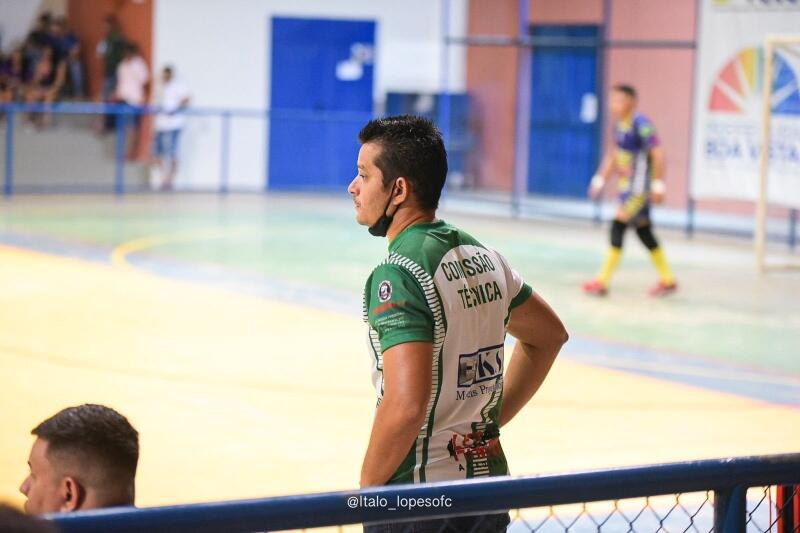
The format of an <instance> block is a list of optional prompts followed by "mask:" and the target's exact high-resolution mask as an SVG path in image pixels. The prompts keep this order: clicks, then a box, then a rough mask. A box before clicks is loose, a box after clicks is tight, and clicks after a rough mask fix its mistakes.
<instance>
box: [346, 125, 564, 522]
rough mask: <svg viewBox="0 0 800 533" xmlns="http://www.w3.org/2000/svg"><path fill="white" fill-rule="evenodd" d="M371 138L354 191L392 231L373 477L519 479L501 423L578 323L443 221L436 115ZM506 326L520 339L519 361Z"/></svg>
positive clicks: (375, 131) (361, 213) (367, 305)
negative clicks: (569, 323)
mask: <svg viewBox="0 0 800 533" xmlns="http://www.w3.org/2000/svg"><path fill="white" fill-rule="evenodd" d="M359 140H360V141H361V143H362V145H361V149H360V151H359V155H358V175H357V176H356V177H355V178H354V179H353V181H352V182H351V183H350V186H349V187H348V192H349V193H350V194H351V196H352V198H353V202H354V204H355V210H356V220H357V222H358V223H359V224H361V225H364V226H369V232H370V233H371V234H372V235H375V236H381V237H384V236H385V237H387V238H388V240H389V256H388V257H387V258H386V260H385V261H383V262H382V263H381V264H380V265H379V266H378V267H376V268H375V269H374V270H373V271H372V274H371V275H370V276H369V279H368V280H367V282H366V285H365V287H364V320H365V321H366V322H367V323H368V325H369V327H368V333H369V340H368V344H369V350H370V360H371V362H372V377H373V382H374V385H375V388H376V392H377V395H378V406H377V410H376V413H375V419H374V422H373V425H372V432H371V435H370V439H369V445H368V447H367V452H366V455H365V457H364V462H363V467H362V470H361V486H362V487H371V486H376V485H385V484H398V483H425V482H430V481H444V480H459V479H468V478H475V477H481V476H502V475H508V464H507V463H506V458H505V454H504V453H503V449H502V447H501V446H500V439H499V438H500V427H501V426H503V425H504V424H506V423H508V422H509V421H510V420H511V419H512V418H513V417H514V416H515V415H516V414H517V413H518V412H519V411H520V409H522V407H524V406H525V404H526V403H528V401H529V400H530V399H531V398H532V397H533V395H534V394H535V393H536V391H537V390H538V388H539V386H540V385H541V384H542V382H543V381H544V379H545V377H546V376H547V374H548V372H549V370H550V367H551V365H552V364H553V361H554V360H555V358H556V355H557V354H558V352H559V350H560V349H561V346H562V345H563V344H564V343H565V342H566V340H567V332H566V330H565V329H564V326H563V324H562V323H561V321H560V320H559V318H558V316H556V314H555V313H554V312H553V310H552V309H551V308H550V307H549V306H548V305H547V303H545V301H544V300H543V299H542V298H541V297H540V296H539V295H537V294H534V293H533V291H532V289H531V287H530V286H529V285H527V284H526V283H524V282H523V280H522V278H521V277H520V275H519V274H518V273H517V272H516V271H515V270H513V269H512V268H511V267H510V266H509V264H508V263H507V261H506V260H505V258H504V257H503V256H502V255H500V254H499V253H498V252H497V251H495V250H492V249H491V248H488V247H485V246H484V245H483V244H481V243H480V242H479V241H477V240H476V239H474V238H473V237H471V236H470V235H468V234H467V233H465V232H463V231H462V230H460V229H458V228H456V227H454V226H451V225H450V224H447V223H446V222H444V221H443V220H439V219H437V218H436V209H437V207H438V203H439V198H440V196H441V192H442V188H443V187H444V183H445V177H446V175H447V154H446V152H445V148H444V143H443V141H442V137H441V134H440V133H439V131H438V130H437V129H436V127H435V126H434V125H433V124H432V123H431V122H429V121H427V120H425V119H423V118H419V117H411V116H400V117H388V118H384V119H377V120H373V121H370V122H369V123H368V124H367V125H366V126H364V128H363V129H362V130H361V132H360V134H359ZM507 331H508V332H511V334H513V335H514V336H515V337H516V338H517V344H516V346H515V348H514V354H513V358H512V359H511V364H510V366H509V368H508V369H506V368H505V356H504V353H505V338H506V332H507ZM508 523H509V516H508V513H499V514H492V515H487V516H479V517H474V516H470V517H458V518H454V519H449V520H447V521H444V520H428V521H423V522H417V523H415V524H414V531H419V532H427V531H442V530H446V531H479V532H488V531H492V532H494V531H503V530H505V528H506V526H507V524H508ZM406 525H407V524H397V525H396V528H394V526H393V525H392V524H388V525H385V526H371V527H365V530H367V531H374V532H391V531H402V530H403V529H404V527H405V526H406Z"/></svg>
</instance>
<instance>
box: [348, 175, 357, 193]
mask: <svg viewBox="0 0 800 533" xmlns="http://www.w3.org/2000/svg"><path fill="white" fill-rule="evenodd" d="M357 182H358V176H356V177H355V178H353V181H351V182H350V185H348V186H347V192H349V193H350V194H355V193H356V183H357Z"/></svg>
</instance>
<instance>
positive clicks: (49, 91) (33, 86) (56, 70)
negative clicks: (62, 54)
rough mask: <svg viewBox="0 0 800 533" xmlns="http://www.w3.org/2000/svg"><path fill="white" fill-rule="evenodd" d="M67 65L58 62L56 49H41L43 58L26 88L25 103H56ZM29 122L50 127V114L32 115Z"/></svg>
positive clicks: (40, 59) (41, 57) (47, 47)
mask: <svg viewBox="0 0 800 533" xmlns="http://www.w3.org/2000/svg"><path fill="white" fill-rule="evenodd" d="M65 73H66V64H65V62H64V61H58V59H57V58H56V56H55V53H54V49H53V48H52V47H49V46H45V47H44V48H42V49H41V56H40V58H39V61H38V62H37V63H36V67H35V68H34V70H33V77H32V78H31V81H30V83H29V84H28V85H27V86H26V87H25V89H24V93H25V102H26V103H29V104H37V103H43V104H52V103H53V102H55V100H56V98H57V97H58V95H59V93H60V92H61V87H62V86H63V85H64V79H65ZM28 122H29V123H30V124H32V125H35V126H38V127H46V126H49V125H50V122H51V115H50V113H31V114H30V115H29V116H28Z"/></svg>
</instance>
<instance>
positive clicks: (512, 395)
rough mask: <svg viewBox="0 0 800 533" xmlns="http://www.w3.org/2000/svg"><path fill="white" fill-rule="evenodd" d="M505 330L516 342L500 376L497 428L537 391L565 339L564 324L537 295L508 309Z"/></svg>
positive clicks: (505, 422)
mask: <svg viewBox="0 0 800 533" xmlns="http://www.w3.org/2000/svg"><path fill="white" fill-rule="evenodd" d="M508 331H509V333H511V334H512V335H513V336H514V337H516V339H517V344H516V346H514V352H513V355H512V357H511V363H510V364H509V366H508V371H506V375H505V378H504V384H503V403H502V406H501V409H500V426H501V427H502V426H504V425H505V424H507V423H508V422H509V421H510V420H511V419H512V418H514V416H516V414H517V413H519V411H520V410H521V409H522V408H523V407H524V406H525V404H527V403H528V401H530V399H531V398H532V397H533V395H534V394H535V393H536V391H537V390H539V387H540V386H541V385H542V382H544V379H545V378H546V377H547V374H548V372H550V367H551V366H552V365H553V361H555V359H556V356H557V355H558V352H559V350H561V346H563V345H564V343H565V342H567V339H568V338H569V335H568V334H567V330H566V329H565V328H564V324H562V323H561V320H560V319H559V318H558V316H557V315H556V314H555V312H554V311H553V310H552V309H551V308H550V306H549V305H547V302H545V301H544V300H543V299H542V298H541V297H540V296H539V295H537V294H532V295H531V296H530V298H528V299H527V300H525V302H524V303H522V304H521V305H520V306H519V307H516V308H514V310H512V311H511V317H510V319H509V322H508Z"/></svg>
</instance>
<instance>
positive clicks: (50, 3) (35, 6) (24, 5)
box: [0, 0, 67, 52]
mask: <svg viewBox="0 0 800 533" xmlns="http://www.w3.org/2000/svg"><path fill="white" fill-rule="evenodd" d="M66 6H67V0H37V1H34V0H0V39H2V42H1V43H0V44H1V45H2V49H3V51H4V52H10V51H11V49H12V48H14V47H16V46H17V45H19V44H21V43H22V41H23V40H24V39H25V36H26V35H28V32H29V31H31V29H32V28H33V24H34V22H36V17H38V16H39V14H40V13H44V12H45V11H49V12H50V13H52V14H53V16H55V17H60V16H63V15H65V14H66Z"/></svg>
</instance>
